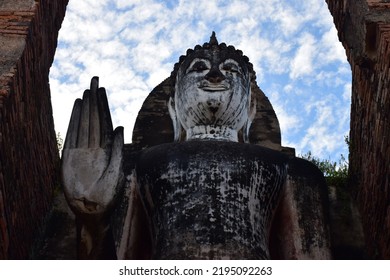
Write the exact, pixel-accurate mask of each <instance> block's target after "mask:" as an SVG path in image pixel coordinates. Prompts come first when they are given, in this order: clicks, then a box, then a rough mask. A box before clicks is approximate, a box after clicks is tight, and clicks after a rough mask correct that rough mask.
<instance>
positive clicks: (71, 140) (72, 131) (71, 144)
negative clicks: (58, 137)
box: [64, 98, 83, 149]
mask: <svg viewBox="0 0 390 280" xmlns="http://www.w3.org/2000/svg"><path fill="white" fill-rule="evenodd" d="M82 104H83V101H82V100H81V99H80V98H78V99H76V101H75V102H74V105H73V110H72V115H71V117H70V121H69V126H68V131H67V132H66V137H65V144H64V149H74V148H76V146H77V134H78V131H79V124H80V115H81V107H82Z"/></svg>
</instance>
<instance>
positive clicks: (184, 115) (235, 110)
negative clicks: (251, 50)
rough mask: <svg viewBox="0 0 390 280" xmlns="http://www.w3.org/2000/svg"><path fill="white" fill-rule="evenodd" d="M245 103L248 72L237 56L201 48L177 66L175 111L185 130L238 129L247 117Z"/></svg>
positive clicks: (248, 95) (248, 83)
mask: <svg viewBox="0 0 390 280" xmlns="http://www.w3.org/2000/svg"><path fill="white" fill-rule="evenodd" d="M249 103H250V78H249V73H248V69H247V67H246V65H245V63H244V62H243V61H242V59H240V57H239V56H235V55H234V54H230V53H228V52H224V51H215V50H214V51H212V50H203V51H201V52H199V53H197V55H196V56H195V57H192V58H191V59H188V58H187V60H186V61H184V62H183V64H182V65H181V66H180V69H179V71H178V74H177V80H176V88H175V110H176V116H177V118H178V119H179V121H180V123H181V125H182V126H183V128H184V129H185V130H186V131H187V130H188V129H191V128H193V127H198V126H211V127H213V128H215V127H219V128H220V127H223V129H231V130H235V131H238V130H239V129H241V128H242V127H243V125H244V124H245V122H246V121H247V119H248V115H249V112H248V110H249ZM212 130H213V131H215V129H212ZM187 134H188V133H187Z"/></svg>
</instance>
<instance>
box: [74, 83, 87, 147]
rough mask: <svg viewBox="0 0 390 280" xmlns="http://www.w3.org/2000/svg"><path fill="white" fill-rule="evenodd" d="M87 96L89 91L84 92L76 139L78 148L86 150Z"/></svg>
mask: <svg viewBox="0 0 390 280" xmlns="http://www.w3.org/2000/svg"><path fill="white" fill-rule="evenodd" d="M89 96H90V90H86V91H84V95H83V106H82V107H81V117H80V127H79V133H78V138H77V147H78V148H88V142H89Z"/></svg>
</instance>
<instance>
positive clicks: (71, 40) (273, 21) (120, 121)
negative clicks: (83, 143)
mask: <svg viewBox="0 0 390 280" xmlns="http://www.w3.org/2000/svg"><path fill="white" fill-rule="evenodd" d="M213 30H214V31H216V33H217V38H218V40H219V42H225V43H227V44H228V45H234V46H235V47H236V48H239V49H241V50H242V51H243V52H244V54H245V55H246V56H248V57H249V59H250V61H251V62H252V63H253V65H254V69H255V71H256V73H257V83H258V85H259V87H260V88H261V89H262V90H263V91H264V93H265V94H266V95H267V97H268V98H269V99H270V101H271V103H272V105H273V106H274V109H275V111H276V114H277V116H278V119H279V122H280V126H281V131H282V145H284V146H290V147H294V148H296V151H297V154H303V153H306V152H308V151H311V152H312V153H313V154H314V155H315V156H318V157H321V158H325V159H332V160H337V159H338V158H339V155H340V154H344V155H347V154H348V151H347V146H346V144H345V142H344V136H346V135H348V133H349V132H348V131H349V117H350V95H351V70H350V66H349V64H348V63H347V59H346V55H345V51H344V49H343V47H342V45H341V44H340V42H339V41H338V38H337V31H336V29H335V27H334V25H333V19H332V17H331V15H330V13H329V10H328V8H327V5H326V3H325V0H295V1H285V0H267V1H260V0H246V1H234V0H232V1H225V0H221V1H218V0H198V1H193V0H178V1H177V0H169V1H154V0H83V1H78V0H70V1H69V5H68V8H67V13H66V16H65V20H64V22H63V24H62V28H61V30H60V35H59V42H58V48H57V51H56V55H55V61H54V63H53V66H52V68H51V70H50V85H51V94H52V103H53V111H54V121H55V128H56V131H57V132H59V133H60V134H61V135H62V137H63V138H65V135H66V130H67V125H68V122H69V118H70V113H71V110H72V106H73V102H74V100H75V99H76V98H79V97H81V96H82V94H83V91H84V90H85V89H87V88H88V87H89V83H90V79H91V78H92V77H93V76H99V77H100V86H103V87H105V88H106V90H107V93H108V99H109V104H110V109H111V114H112V119H113V123H114V126H119V125H121V126H124V127H125V142H126V143H129V142H131V134H132V128H133V125H134V121H135V118H136V116H137V114H138V111H139V109H140V108H141V105H142V103H143V100H144V99H145V97H146V96H147V95H148V94H149V92H150V91H151V90H152V89H153V88H154V87H155V86H157V85H158V84H159V83H160V82H162V81H163V80H164V79H165V78H167V77H168V76H169V75H170V72H171V71H172V69H173V65H174V63H175V62H177V61H178V58H179V56H180V55H182V54H185V52H186V50H187V49H188V48H193V47H194V46H195V45H197V44H203V43H204V42H205V41H208V40H209V37H210V35H211V32H212V31H213Z"/></svg>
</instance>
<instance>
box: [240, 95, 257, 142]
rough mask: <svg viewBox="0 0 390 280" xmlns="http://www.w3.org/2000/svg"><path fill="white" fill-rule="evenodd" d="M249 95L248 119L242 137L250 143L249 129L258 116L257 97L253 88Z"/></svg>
mask: <svg viewBox="0 0 390 280" xmlns="http://www.w3.org/2000/svg"><path fill="white" fill-rule="evenodd" d="M249 96H250V101H249V110H248V119H247V120H246V122H245V124H244V127H243V131H242V136H243V137H242V138H243V140H244V143H249V130H250V128H251V124H252V121H253V120H254V119H255V116H256V98H255V97H254V96H253V95H252V90H250V93H249Z"/></svg>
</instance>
